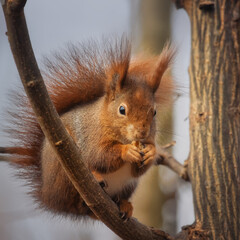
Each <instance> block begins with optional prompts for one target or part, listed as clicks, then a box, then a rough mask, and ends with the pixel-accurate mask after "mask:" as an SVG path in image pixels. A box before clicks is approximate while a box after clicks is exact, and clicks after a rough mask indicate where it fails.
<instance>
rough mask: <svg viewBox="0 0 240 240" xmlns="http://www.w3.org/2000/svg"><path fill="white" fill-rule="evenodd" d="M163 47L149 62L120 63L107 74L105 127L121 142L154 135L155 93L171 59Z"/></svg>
mask: <svg viewBox="0 0 240 240" xmlns="http://www.w3.org/2000/svg"><path fill="white" fill-rule="evenodd" d="M173 54H174V52H173V50H171V49H169V47H168V46H167V47H166V48H165V49H164V50H163V52H162V53H161V55H160V56H159V57H154V58H151V60H149V61H146V60H144V61H142V60H141V61H139V60H138V61H132V62H130V61H129V59H128V61H122V62H121V63H120V64H119V65H117V64H115V66H114V67H113V68H111V70H110V71H109V73H108V74H107V76H108V85H107V89H106V101H105V103H106V104H105V108H106V112H107V116H106V115H105V117H104V118H107V119H105V120H106V121H105V122H106V125H107V126H110V128H112V129H113V130H114V132H115V133H116V136H121V139H122V141H128V142H132V141H142V142H143V141H144V140H146V139H147V138H148V137H149V135H150V134H152V133H154V129H155V121H154V117H155V115H156V96H155V95H156V92H157V90H158V88H159V86H160V82H161V79H162V76H163V74H164V72H165V71H166V70H167V68H168V66H169V65H170V62H171V60H172V58H173Z"/></svg>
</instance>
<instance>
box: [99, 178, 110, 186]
mask: <svg viewBox="0 0 240 240" xmlns="http://www.w3.org/2000/svg"><path fill="white" fill-rule="evenodd" d="M99 185H100V186H101V187H102V188H107V187H108V184H107V181H105V180H102V181H101V182H99Z"/></svg>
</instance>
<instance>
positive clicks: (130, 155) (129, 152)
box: [122, 144, 143, 163]
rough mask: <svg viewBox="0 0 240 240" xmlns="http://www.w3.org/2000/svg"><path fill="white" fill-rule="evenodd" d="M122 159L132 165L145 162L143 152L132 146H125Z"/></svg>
mask: <svg viewBox="0 0 240 240" xmlns="http://www.w3.org/2000/svg"><path fill="white" fill-rule="evenodd" d="M122 159H123V161H126V162H130V163H134V162H141V161H143V157H142V154H141V151H140V150H139V149H138V148H137V147H136V146H134V145H132V144H127V145H123V148H122Z"/></svg>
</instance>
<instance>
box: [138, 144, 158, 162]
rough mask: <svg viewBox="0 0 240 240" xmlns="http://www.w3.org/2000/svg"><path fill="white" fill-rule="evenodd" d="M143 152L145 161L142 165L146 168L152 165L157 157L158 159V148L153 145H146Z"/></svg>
mask: <svg viewBox="0 0 240 240" xmlns="http://www.w3.org/2000/svg"><path fill="white" fill-rule="evenodd" d="M142 152H143V154H144V155H143V161H142V165H141V167H143V166H146V165H148V164H152V163H153V161H154V159H155V157H156V148H155V146H154V145H153V144H145V146H144V148H143V149H142Z"/></svg>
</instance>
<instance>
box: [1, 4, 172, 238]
mask: <svg viewBox="0 0 240 240" xmlns="http://www.w3.org/2000/svg"><path fill="white" fill-rule="evenodd" d="M25 3H26V0H11V1H10V0H7V1H3V11H4V14H5V19H6V24H7V30H8V39H9V42H10V46H11V50H12V53H13V56H14V60H15V63H16V65H17V68H18V72H19V74H20V77H21V80H22V83H23V85H24V88H25V91H26V93H27V95H28V98H29V100H30V103H31V105H32V107H33V109H34V112H35V114H36V116H37V119H38V121H39V124H40V126H41V128H42V130H43V132H44V134H45V136H46V137H47V138H48V140H49V142H50V143H51V145H52V146H53V147H54V148H55V151H56V152H57V154H58V155H59V157H60V162H61V165H62V167H63V168H64V170H65V172H66V174H67V176H68V177H69V179H70V180H71V182H72V184H73V185H74V187H75V188H76V189H77V191H78V192H79V194H80V195H81V197H82V198H83V199H84V201H85V202H86V204H87V205H88V206H89V207H90V209H91V210H92V211H93V212H94V214H95V215H96V216H98V217H99V219H101V220H102V222H104V223H105V224H106V225H107V226H108V227H109V228H110V229H112V230H113V231H114V232H115V233H116V234H117V235H119V236H120V237H121V238H123V239H126V240H132V239H139V240H145V239H171V237H169V236H168V234H166V233H164V232H162V231H159V230H154V229H151V228H148V227H146V226H145V225H142V224H141V223H139V222H138V221H137V220H136V219H133V218H131V219H130V220H129V221H128V222H127V223H125V222H124V220H123V219H121V218H120V217H119V210H118V208H117V206H116V205H115V204H114V203H113V201H112V200H111V199H110V197H109V196H108V195H106V194H105V193H104V191H103V190H102V188H101V187H100V186H99V184H98V183H97V182H96V180H95V179H94V178H93V176H92V174H91V173H90V171H89V170H88V168H87V167H86V166H85V164H84V163H83V162H82V160H81V154H80V151H79V149H78V147H77V146H76V144H75V142H74V141H73V139H72V138H71V137H70V136H69V135H68V133H67V131H66V130H65V128H64V127H63V124H62V122H61V120H60V118H59V116H58V114H57V112H56V109H55V108H54V106H53V104H52V102H51V99H50V98H49V95H48V93H47V90H46V87H45V85H44V82H43V79H42V76H41V74H40V71H39V68H38V65H37V62H36V59H35V56H34V53H33V50H32V46H31V42H30V39H29V35H28V30H27V25H26V21H25V16H24V11H23V8H24V5H25Z"/></svg>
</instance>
